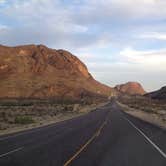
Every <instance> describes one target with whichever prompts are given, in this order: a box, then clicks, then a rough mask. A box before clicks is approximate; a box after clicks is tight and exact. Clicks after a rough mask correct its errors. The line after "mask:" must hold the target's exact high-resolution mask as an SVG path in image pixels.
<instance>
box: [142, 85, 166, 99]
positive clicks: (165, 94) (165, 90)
mask: <svg viewBox="0 0 166 166" xmlns="http://www.w3.org/2000/svg"><path fill="white" fill-rule="evenodd" d="M145 96H147V97H151V98H152V99H158V100H166V86H165V87H162V88H161V89H160V90H157V91H154V92H151V93H147V94H145Z"/></svg>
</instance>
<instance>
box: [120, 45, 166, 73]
mask: <svg viewBox="0 0 166 166" xmlns="http://www.w3.org/2000/svg"><path fill="white" fill-rule="evenodd" d="M120 56H121V57H122V58H123V60H124V61H126V62H128V63H133V64H135V65H137V66H140V68H143V69H144V70H151V71H154V70H158V71H159V70H160V71H166V68H165V66H166V49H160V50H148V51H138V50H134V49H133V48H132V47H129V48H125V49H124V50H122V51H121V52H120Z"/></svg>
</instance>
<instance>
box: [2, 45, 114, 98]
mask: <svg viewBox="0 0 166 166" xmlns="http://www.w3.org/2000/svg"><path fill="white" fill-rule="evenodd" d="M111 91H112V88H110V87H108V86H106V85H103V84H101V83H99V82H98V81H96V80H95V79H94V78H93V77H92V75H91V74H90V73H89V72H88V69H87V67H86V66H85V64H83V63H82V62H81V61H80V60H79V59H78V58H77V57H76V56H74V55H72V54H71V53H70V52H68V51H65V50H55V49H50V48H47V47H46V46H44V45H25V46H16V47H7V46H2V45H0V97H1V98H2V97H9V98H10V97H12V98H17V97H19V98H21V97H24V98H30V97H32V98H34V97H36V98H50V97H55V98H70V99H80V98H82V97H84V96H86V95H91V96H95V95H101V96H109V95H110V93H111Z"/></svg>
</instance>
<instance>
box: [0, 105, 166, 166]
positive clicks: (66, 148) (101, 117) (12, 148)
mask: <svg viewBox="0 0 166 166" xmlns="http://www.w3.org/2000/svg"><path fill="white" fill-rule="evenodd" d="M63 165H64V166H166V131H164V130H161V129H159V128H157V127H155V126H153V125H150V124H148V123H145V122H143V121H140V120H138V119H136V118H133V117H131V116H129V115H127V114H125V113H123V112H122V111H121V110H120V108H119V107H118V105H117V104H116V103H115V102H112V103H110V104H108V105H106V106H104V107H102V108H101V109H98V110H96V111H94V112H92V113H89V114H87V115H84V116H81V117H77V118H74V119H72V120H68V121H64V122H60V123H57V124H54V125H50V126H46V127H41V128H37V129H32V130H28V131H26V132H20V133H17V134H13V135H9V136H5V137H0V166H63Z"/></svg>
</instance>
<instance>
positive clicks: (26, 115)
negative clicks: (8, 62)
mask: <svg viewBox="0 0 166 166" xmlns="http://www.w3.org/2000/svg"><path fill="white" fill-rule="evenodd" d="M87 101H88V99H87V100H82V101H76V100H75V101H74V100H70V99H65V100H57V99H45V100H44V99H9V98H8V99H1V100H0V131H1V134H2V131H3V132H4V133H5V132H6V131H8V130H11V131H13V128H27V127H31V126H34V125H35V126H40V125H42V124H47V123H50V122H52V123H53V122H54V121H55V122H56V121H57V120H58V119H65V118H68V117H74V116H77V115H80V114H82V113H86V112H89V111H91V110H93V109H95V108H96V106H97V105H98V104H100V103H101V102H99V101H95V100H94V99H93V100H92V99H91V100H90V99H89V102H87Z"/></svg>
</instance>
